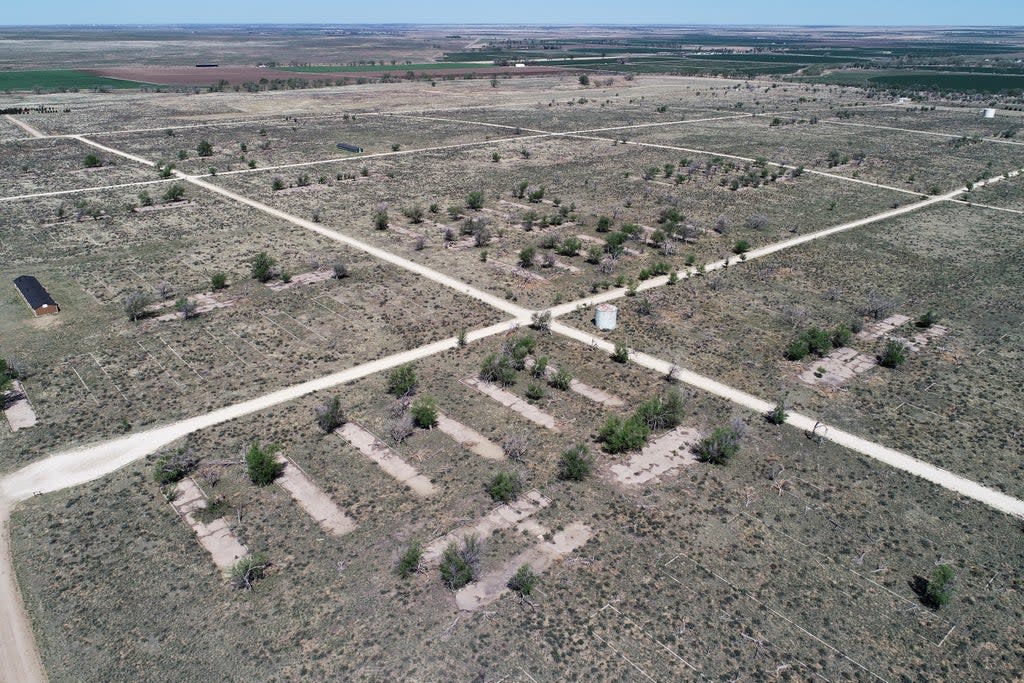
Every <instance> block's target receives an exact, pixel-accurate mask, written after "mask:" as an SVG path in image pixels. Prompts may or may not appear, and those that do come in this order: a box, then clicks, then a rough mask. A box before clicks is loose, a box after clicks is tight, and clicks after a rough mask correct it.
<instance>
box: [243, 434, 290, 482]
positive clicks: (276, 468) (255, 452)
mask: <svg viewBox="0 0 1024 683" xmlns="http://www.w3.org/2000/svg"><path fill="white" fill-rule="evenodd" d="M278 450H280V447H279V446H277V445H276V444H269V445H267V446H260V444H259V443H258V442H256V441H253V442H252V444H251V445H250V446H249V450H248V451H246V453H245V464H246V466H247V468H248V471H249V480H250V481H252V483H254V484H256V485H257V486H266V485H267V484H270V483H271V482H273V481H274V480H275V479H277V477H278V475H279V474H281V470H283V469H284V465H283V464H282V463H279V462H278V461H277V458H276V457H274V456H275V454H276V453H277V451H278Z"/></svg>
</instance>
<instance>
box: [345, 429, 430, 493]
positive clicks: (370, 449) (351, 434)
mask: <svg viewBox="0 0 1024 683" xmlns="http://www.w3.org/2000/svg"><path fill="white" fill-rule="evenodd" d="M338 433H339V434H341V435H342V436H343V437H345V438H346V439H347V440H348V442H349V443H351V444H352V445H353V446H355V447H356V448H358V449H359V451H360V452H361V453H362V454H363V455H365V456H366V457H368V458H369V459H370V460H373V461H374V462H375V463H377V465H378V466H379V467H380V468H381V469H382V470H384V472H386V473H387V474H388V475H389V476H391V477H394V479H395V480H396V481H397V482H399V483H400V484H405V485H406V486H408V487H409V488H410V489H412V491H413V493H415V494H416V495H419V496H429V495H432V494H433V493H435V492H436V489H435V487H434V485H433V484H432V483H430V480H429V479H427V478H426V477H424V476H423V475H422V474H420V473H419V472H417V471H416V468H415V467H413V466H412V465H410V464H409V463H407V462H406V461H405V460H402V458H401V457H399V455H398V454H397V453H395V452H394V451H393V450H392V449H391V447H390V446H388V445H387V444H386V443H384V442H383V441H381V440H380V439H378V438H377V437H376V436H374V435H373V434H372V433H371V432H369V431H367V430H366V429H364V428H363V427H360V426H359V425H357V424H355V423H354V422H349V423H347V424H346V425H345V426H344V427H342V428H341V429H339V430H338Z"/></svg>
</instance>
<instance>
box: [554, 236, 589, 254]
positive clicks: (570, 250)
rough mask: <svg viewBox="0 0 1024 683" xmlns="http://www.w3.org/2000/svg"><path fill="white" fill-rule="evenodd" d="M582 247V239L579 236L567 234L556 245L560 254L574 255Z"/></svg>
mask: <svg viewBox="0 0 1024 683" xmlns="http://www.w3.org/2000/svg"><path fill="white" fill-rule="evenodd" d="M582 248H583V240H581V239H580V238H579V237H575V236H569V237H566V238H565V239H563V240H562V243H561V244H560V245H559V247H558V253H559V255H561V256H576V255H577V254H579V253H580V249H582Z"/></svg>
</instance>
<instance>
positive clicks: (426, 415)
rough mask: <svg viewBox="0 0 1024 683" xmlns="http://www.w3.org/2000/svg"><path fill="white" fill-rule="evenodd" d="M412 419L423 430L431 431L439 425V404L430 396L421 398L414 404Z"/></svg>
mask: <svg viewBox="0 0 1024 683" xmlns="http://www.w3.org/2000/svg"><path fill="white" fill-rule="evenodd" d="M411 412H412V419H413V420H415V422H416V426H417V427H420V428H421V429H430V428H431V427H433V426H434V425H436V424H437V404H436V403H435V402H434V399H433V398H431V397H430V396H420V397H419V398H417V399H416V401H415V402H414V403H413V404H412V409H411Z"/></svg>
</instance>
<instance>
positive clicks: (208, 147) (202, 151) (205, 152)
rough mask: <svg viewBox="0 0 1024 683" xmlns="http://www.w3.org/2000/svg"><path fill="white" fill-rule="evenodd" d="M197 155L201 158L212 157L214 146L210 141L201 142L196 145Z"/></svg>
mask: <svg viewBox="0 0 1024 683" xmlns="http://www.w3.org/2000/svg"><path fill="white" fill-rule="evenodd" d="M196 153H197V154H199V156H201V157H212V156H213V145H212V144H210V142H209V141H208V140H200V141H199V144H198V145H196Z"/></svg>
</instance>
